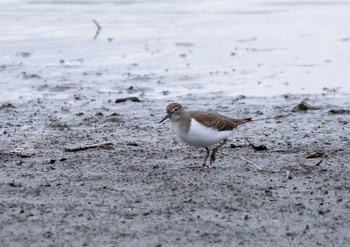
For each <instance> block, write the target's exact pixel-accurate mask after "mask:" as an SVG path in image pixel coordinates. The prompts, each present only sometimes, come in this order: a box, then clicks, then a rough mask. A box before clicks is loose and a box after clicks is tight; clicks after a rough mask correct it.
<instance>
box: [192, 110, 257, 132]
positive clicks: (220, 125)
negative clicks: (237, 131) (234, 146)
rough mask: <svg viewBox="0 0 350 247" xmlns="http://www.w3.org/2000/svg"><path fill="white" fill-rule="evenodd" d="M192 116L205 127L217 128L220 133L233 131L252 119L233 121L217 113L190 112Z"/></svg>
mask: <svg viewBox="0 0 350 247" xmlns="http://www.w3.org/2000/svg"><path fill="white" fill-rule="evenodd" d="M190 116H191V117H193V118H194V119H196V120H197V121H198V122H200V123H202V124H203V125H205V126H208V127H211V128H216V129H218V130H219V131H225V130H233V129H234V128H237V126H238V125H241V124H244V123H247V122H250V121H251V118H247V119H233V118H229V117H225V116H223V115H220V114H217V113H213V112H205V111H190Z"/></svg>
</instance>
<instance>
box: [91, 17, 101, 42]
mask: <svg viewBox="0 0 350 247" xmlns="http://www.w3.org/2000/svg"><path fill="white" fill-rule="evenodd" d="M92 21H93V22H94V23H95V25H96V27H97V30H96V34H95V36H94V39H96V38H97V36H98V35H99V33H100V31H101V29H102V27H101V26H100V25H99V24H98V23H97V21H96V20H92Z"/></svg>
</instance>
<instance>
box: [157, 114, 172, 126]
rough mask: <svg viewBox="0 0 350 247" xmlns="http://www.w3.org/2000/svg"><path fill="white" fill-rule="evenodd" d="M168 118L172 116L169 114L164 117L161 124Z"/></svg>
mask: <svg viewBox="0 0 350 247" xmlns="http://www.w3.org/2000/svg"><path fill="white" fill-rule="evenodd" d="M168 118H170V114H167V115H166V116H165V117H163V119H162V120H160V122H159V124H161V123H163V122H164V121H165V120H167V119H168Z"/></svg>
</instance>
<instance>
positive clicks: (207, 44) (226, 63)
mask: <svg viewBox="0 0 350 247" xmlns="http://www.w3.org/2000/svg"><path fill="white" fill-rule="evenodd" d="M349 13H350V2H349V1H336V2H333V1H317V2H312V1H289V2H286V1H258V0H250V1H244V3H242V1H228V0H227V1H226V0H223V1H215V2H213V1H199V0H198V1H196V0H193V1H190V2H188V1H180V0H179V1H162V2H160V1H79V0H78V1H63V0H61V1H54V0H52V1H48V0H45V1H1V3H0V16H1V21H2V25H1V27H0V30H1V33H2V35H1V36H0V46H1V57H0V73H1V78H0V87H1V91H0V97H1V101H9V100H16V99H18V98H23V99H28V98H29V99H30V98H38V97H57V98H70V97H72V95H74V94H78V93H80V94H91V93H92V94H94V93H96V91H97V92H99V93H102V94H103V93H108V94H112V95H119V96H124V95H129V94H134V95H142V96H144V97H148V98H160V97H164V98H174V97H176V96H181V95H186V94H211V93H217V92H221V91H222V92H223V93H224V94H226V95H232V96H234V95H240V94H244V95H251V96H270V95H280V94H285V93H292V94H295V93H297V94H298V93H322V92H324V91H335V92H336V93H339V94H342V93H350V83H349V82H350V70H349V62H350V33H349V30H350V17H349ZM93 19H95V20H96V21H97V22H98V23H99V24H100V25H101V27H102V30H101V32H100V33H99V35H98V36H97V38H96V39H94V35H95V33H96V30H97V28H96V26H95V24H94V23H93V22H92V20H93ZM131 86H132V88H130V87H131ZM128 88H129V90H127V89H128Z"/></svg>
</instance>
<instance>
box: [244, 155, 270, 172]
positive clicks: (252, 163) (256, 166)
mask: <svg viewBox="0 0 350 247" xmlns="http://www.w3.org/2000/svg"><path fill="white" fill-rule="evenodd" d="M239 158H240V159H241V160H243V161H245V162H247V163H248V164H251V165H253V166H255V168H256V169H258V170H259V171H264V169H262V168H261V167H260V166H258V165H257V164H255V163H254V162H252V161H250V160H247V159H246V158H243V157H242V156H239Z"/></svg>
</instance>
